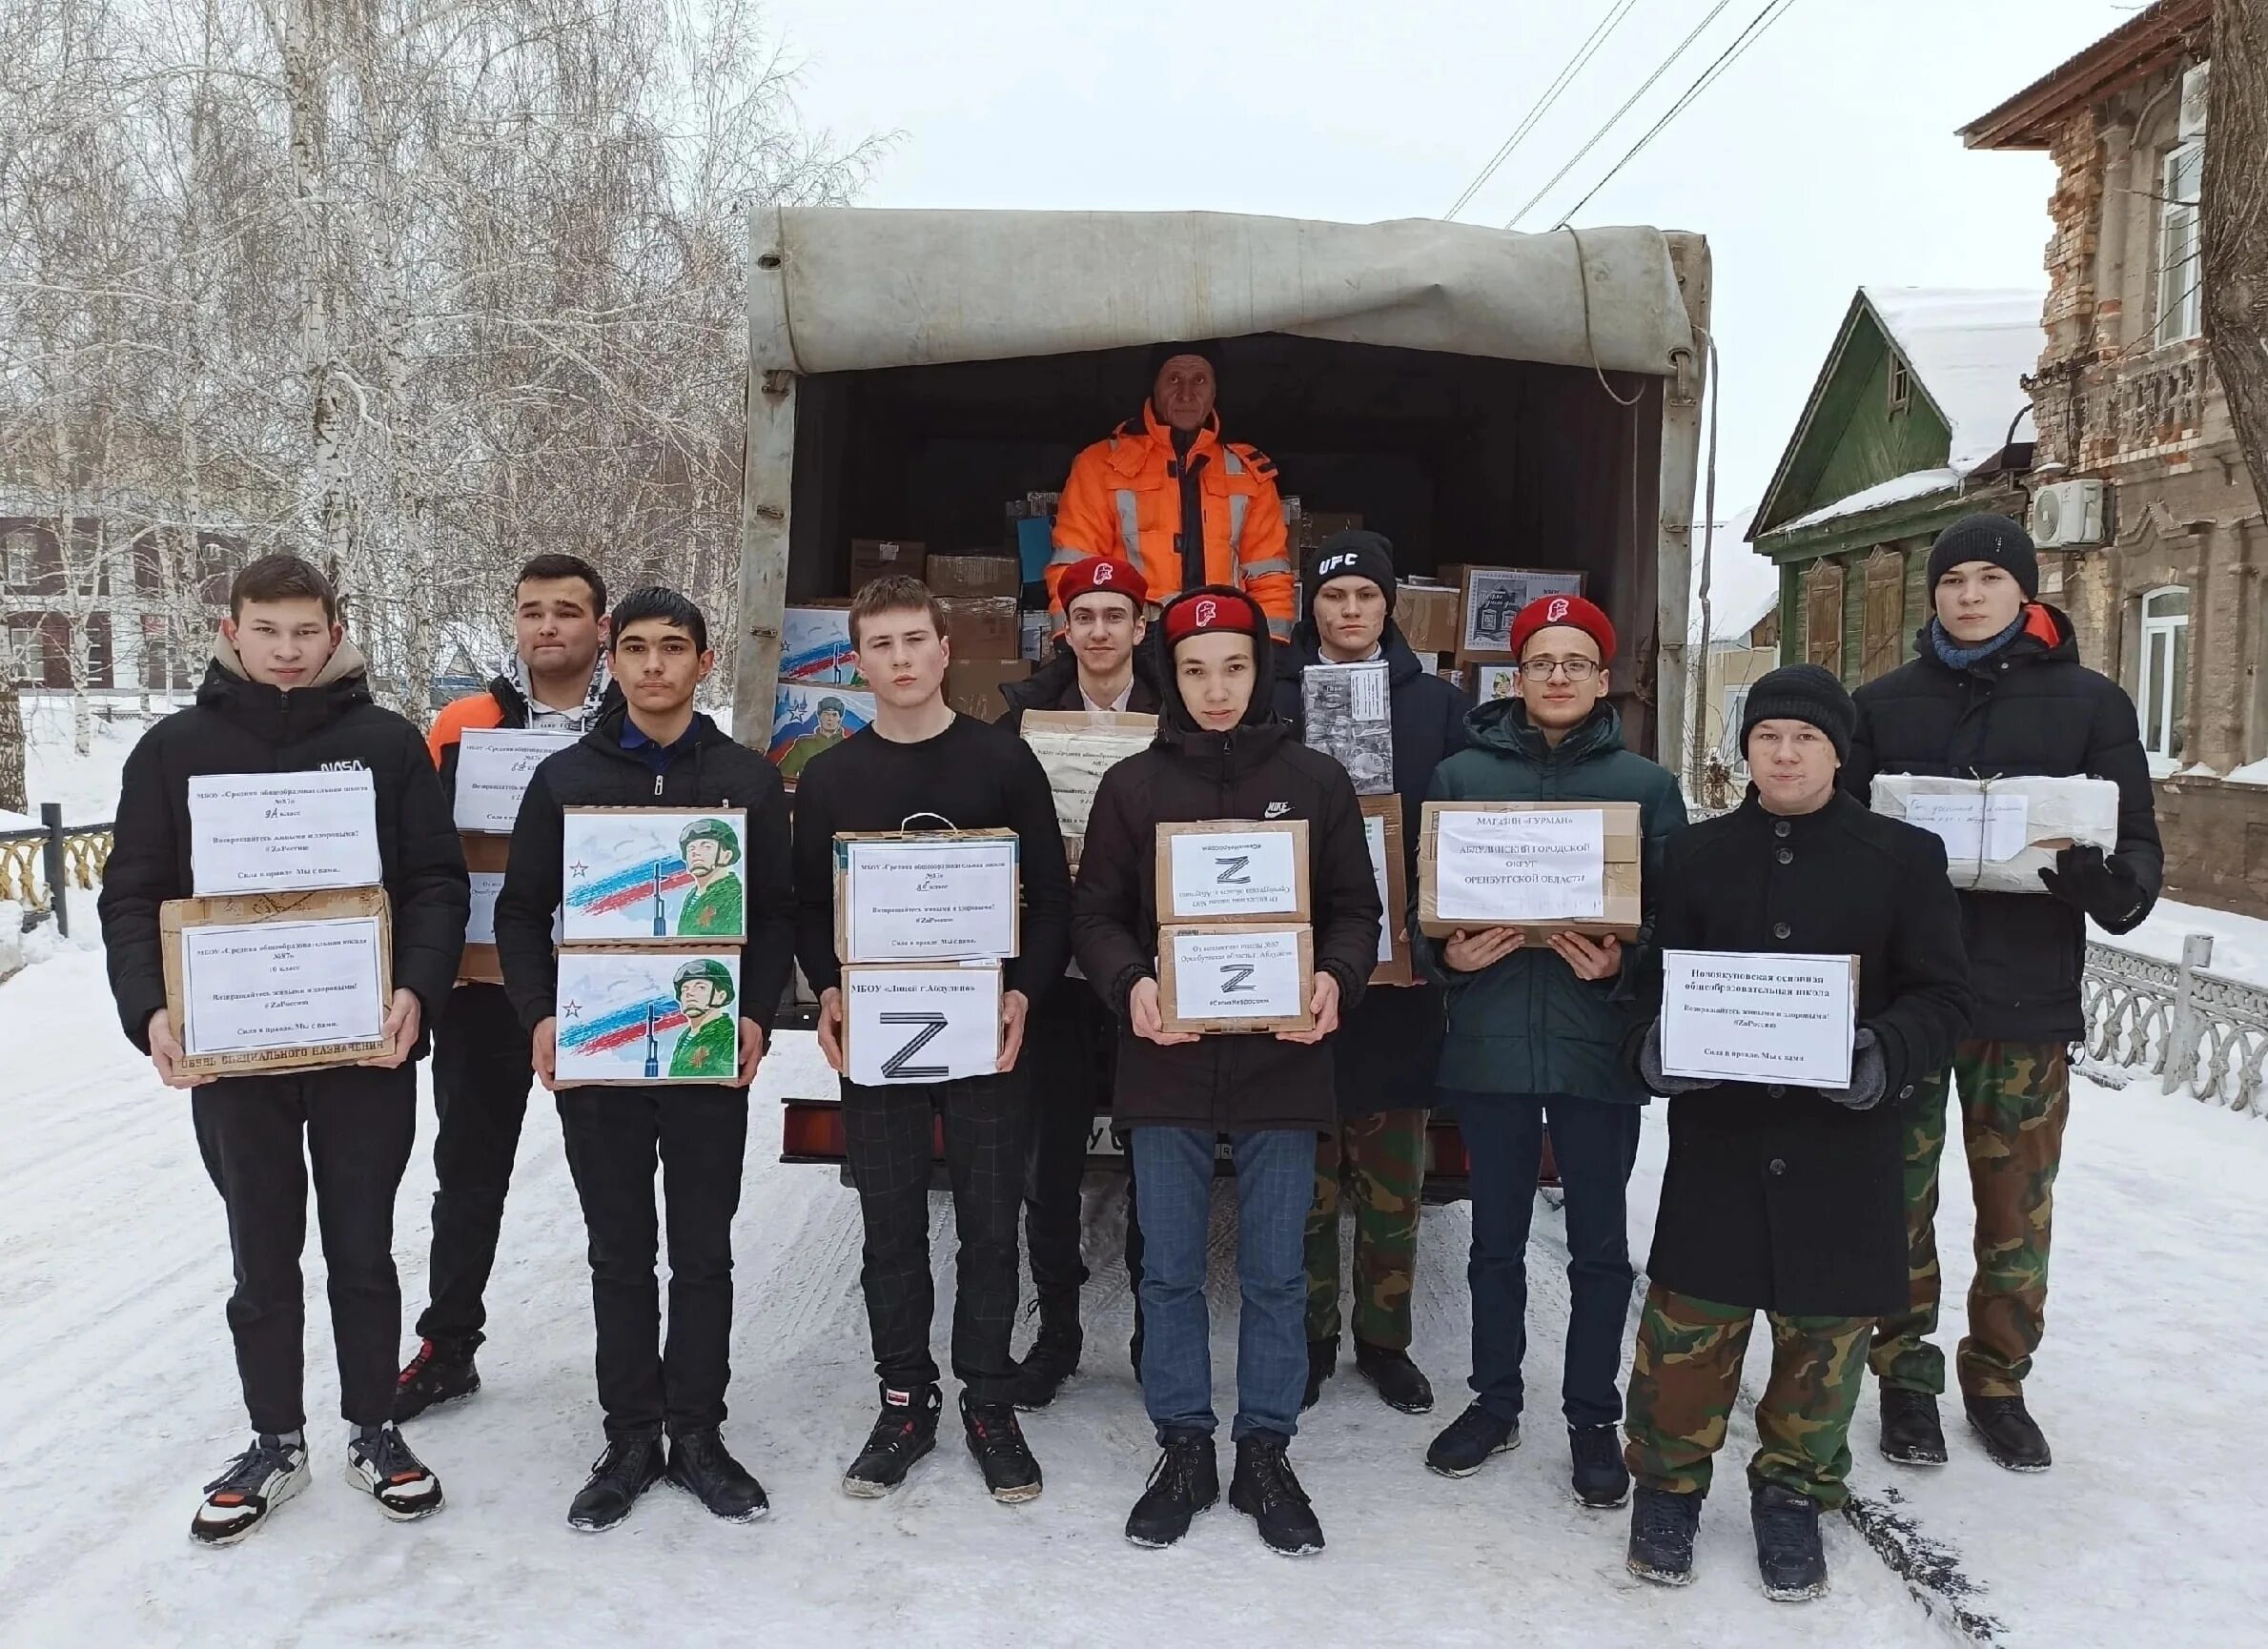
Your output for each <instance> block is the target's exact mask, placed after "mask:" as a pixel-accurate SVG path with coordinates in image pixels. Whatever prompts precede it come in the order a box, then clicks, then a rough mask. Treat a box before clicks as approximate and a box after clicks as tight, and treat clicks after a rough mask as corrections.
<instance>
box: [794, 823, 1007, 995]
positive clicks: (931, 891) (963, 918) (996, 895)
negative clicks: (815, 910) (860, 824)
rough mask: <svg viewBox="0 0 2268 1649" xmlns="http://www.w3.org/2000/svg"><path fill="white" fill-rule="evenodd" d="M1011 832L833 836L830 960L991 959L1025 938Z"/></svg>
mask: <svg viewBox="0 0 2268 1649" xmlns="http://www.w3.org/2000/svg"><path fill="white" fill-rule="evenodd" d="M1018 847H1019V842H1018V838H1017V836H1016V833H1015V832H1014V831H1013V830H889V831H858V830H839V831H837V832H836V833H835V839H834V863H835V958H836V960H837V961H839V962H844V963H853V962H856V963H869V962H968V961H998V960H1000V959H1001V958H1003V957H1009V956H1013V955H1015V954H1016V951H1017V948H1018V946H1019V944H1020V942H1021V939H1022V935H1023V927H1022V905H1023V899H1022V884H1021V881H1020V880H1019V869H1020V866H1019V856H1018Z"/></svg>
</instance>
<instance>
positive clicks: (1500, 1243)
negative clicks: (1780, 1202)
mask: <svg viewBox="0 0 2268 1649" xmlns="http://www.w3.org/2000/svg"><path fill="white" fill-rule="evenodd" d="M1442 1097H1443V1100H1444V1101H1445V1102H1446V1103H1449V1104H1452V1105H1454V1106H1455V1107H1456V1110H1457V1128H1458V1131H1459V1132H1460V1133H1461V1134H1462V1135H1463V1136H1464V1145H1465V1152H1466V1154H1467V1156H1469V1157H1470V1158H1471V1161H1472V1177H1471V1181H1470V1185H1471V1190H1472V1201H1473V1247H1472V1254H1471V1256H1470V1258H1469V1259H1468V1261H1467V1262H1466V1265H1465V1280H1466V1282H1467V1283H1468V1284H1469V1285H1470V1286H1471V1289H1472V1293H1473V1377H1472V1381H1471V1384H1472V1388H1473V1391H1474V1392H1475V1393H1476V1394H1477V1395H1478V1397H1479V1401H1480V1404H1481V1407H1482V1408H1483V1409H1486V1410H1487V1411H1488V1412H1489V1413H1490V1414H1492V1415H1496V1416H1497V1417H1498V1418H1499V1419H1502V1420H1517V1419H1519V1418H1520V1411H1521V1405H1522V1399H1523V1397H1524V1395H1525V1393H1524V1388H1523V1386H1522V1379H1521V1373H1520V1364H1521V1359H1522V1357H1523V1356H1524V1355H1525V1354H1526V1353H1527V1306H1528V1273H1527V1251H1528V1219H1529V1216H1530V1215H1531V1214H1533V1213H1534V1211H1535V1207H1536V1171H1537V1168H1538V1167H1539V1165H1540V1164H1541V1163H1542V1161H1543V1126H1544V1120H1545V1118H1546V1116H1548V1117H1549V1119H1550V1124H1551V1154H1552V1156H1553V1158H1554V1160H1556V1161H1557V1162H1558V1164H1559V1170H1560V1183H1561V1185H1562V1186H1563V1187H1564V1188H1565V1190H1566V1192H1567V1208H1566V1213H1567V1293H1568V1296H1569V1304H1568V1313H1567V1360H1566V1367H1565V1370H1564V1373H1563V1376H1562V1382H1561V1386H1560V1399H1561V1408H1562V1410H1563V1412H1564V1414H1565V1415H1566V1416H1567V1424H1569V1425H1570V1426H1611V1425H1614V1424H1615V1423H1617V1422H1618V1421H1620V1420H1621V1419H1622V1417H1623V1397H1622V1393H1621V1392H1620V1391H1618V1390H1617V1389H1616V1387H1615V1375H1616V1374H1618V1373H1619V1372H1620V1371H1621V1369H1622V1367H1623V1363H1624V1357H1625V1351H1624V1340H1625V1338H1626V1330H1627V1328H1628V1326H1629V1313H1630V1284H1631V1282H1632V1280H1633V1279H1634V1277H1635V1275H1636V1273H1635V1272H1633V1271H1632V1270H1631V1269H1630V1237H1629V1227H1628V1219H1627V1210H1626V1192H1627V1190H1628V1187H1629V1184H1630V1170H1631V1167H1632V1166H1633V1165H1634V1164H1635V1163H1636V1161H1637V1160H1638V1127H1639V1118H1640V1108H1639V1107H1638V1106H1636V1105H1631V1104H1624V1103H1618V1102H1616V1101H1613V1100H1604V1099H1575V1098H1571V1097H1569V1096H1568V1095H1565V1094H1539V1095H1527V1094H1508V1093H1463V1092H1451V1093H1445V1094H1443V1096H1442ZM1302 1395H1304V1394H1302Z"/></svg>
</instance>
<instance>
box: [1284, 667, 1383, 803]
mask: <svg viewBox="0 0 2268 1649" xmlns="http://www.w3.org/2000/svg"><path fill="white" fill-rule="evenodd" d="M1386 672H1387V665H1386V661H1385V660H1383V659H1371V660H1367V661H1365V662H1362V663H1359V664H1310V665H1308V666H1307V667H1306V669H1305V670H1303V671H1302V672H1301V673H1300V679H1299V705H1300V735H1299V736H1300V740H1301V742H1302V743H1305V744H1306V745H1307V747H1308V748H1309V749H1311V750H1320V751H1321V752H1322V753H1323V754H1324V755H1326V756H1329V757H1330V758H1332V760H1334V761H1336V762H1337V763H1338V764H1339V765H1340V766H1341V767H1344V768H1345V769H1346V770H1347V777H1348V778H1349V779H1352V780H1353V781H1354V782H1355V794H1356V795H1358V796H1383V795H1385V794H1387V793H1388V792H1389V791H1391V790H1392V789H1393V788H1394V700H1393V694H1392V689H1391V686H1390V684H1389V682H1388V681H1387V677H1386Z"/></svg>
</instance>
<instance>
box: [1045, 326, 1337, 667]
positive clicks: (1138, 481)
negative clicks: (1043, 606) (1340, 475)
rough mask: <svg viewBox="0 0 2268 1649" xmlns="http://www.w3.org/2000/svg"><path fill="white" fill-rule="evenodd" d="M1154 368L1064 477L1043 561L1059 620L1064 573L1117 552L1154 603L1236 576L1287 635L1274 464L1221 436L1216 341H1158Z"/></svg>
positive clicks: (1287, 563) (1290, 583) (1288, 562)
mask: <svg viewBox="0 0 2268 1649" xmlns="http://www.w3.org/2000/svg"><path fill="white" fill-rule="evenodd" d="M1151 367H1152V375H1151V387H1150V397H1149V399H1148V400H1147V401H1145V402H1144V403H1143V406H1142V416H1141V417H1138V418H1129V419H1128V420H1127V421H1126V422H1124V423H1122V424H1120V425H1119V426H1118V427H1117V428H1116V429H1115V430H1113V431H1112V432H1111V434H1110V435H1109V436H1108V437H1106V438H1103V439H1102V440H1099V441H1096V442H1095V443H1094V444H1093V446H1091V447H1089V448H1088V449H1087V450H1086V451H1085V452H1083V453H1081V454H1079V456H1078V458H1076V459H1074V460H1073V463H1072V466H1071V478H1070V479H1069V480H1067V481H1065V482H1064V483H1063V497H1062V500H1061V502H1060V503H1058V504H1057V506H1056V513H1055V533H1054V541H1055V555H1054V559H1053V560H1052V561H1051V562H1050V563H1049V564H1048V597H1049V604H1050V607H1051V609H1052V622H1053V625H1054V627H1055V628H1056V629H1057V630H1060V629H1061V628H1062V627H1063V607H1062V601H1061V599H1060V597H1059V595H1058V594H1057V591H1058V587H1059V586H1060V585H1061V583H1062V581H1063V577H1064V574H1065V572H1066V571H1067V570H1068V569H1070V568H1071V567H1073V566H1075V565H1076V564H1077V563H1079V562H1080V561H1083V560H1087V559H1088V558H1089V557H1090V556H1117V557H1123V558H1124V559H1125V560H1129V561H1132V562H1133V563H1134V565H1135V566H1136V567H1138V568H1140V569H1141V573H1142V580H1143V582H1144V583H1146V584H1147V585H1148V586H1149V589H1150V599H1151V601H1153V602H1155V603H1162V602H1165V601H1171V600H1172V599H1173V598H1174V597H1175V595H1177V594H1178V593H1180V592H1181V591H1183V590H1190V589H1195V588H1196V587H1197V586H1198V585H1200V584H1234V585H1235V586H1236V587H1237V588H1239V589H1241V590H1243V591H1244V592H1245V593H1246V594H1248V595H1250V596H1251V597H1252V599H1253V600H1254V601H1257V602H1258V603H1259V605H1260V610H1261V611H1262V612H1264V613H1265V614H1266V615H1267V617H1268V633H1269V636H1270V637H1271V639H1273V640H1275V641H1290V640H1291V638H1292V619H1293V612H1292V593H1293V588H1294V577H1293V574H1294V569H1293V566H1292V558H1291V549H1290V546H1289V544H1288V542H1287V540H1286V534H1285V532H1284V521H1283V499H1282V498H1281V497H1280V496H1278V494H1277V490H1276V465H1275V464H1274V463H1273V462H1272V461H1271V460H1270V459H1269V458H1268V457H1267V455H1266V454H1264V453H1262V452H1260V451H1259V450H1258V449H1257V448H1256V447H1251V446H1247V445H1245V444H1244V443H1243V442H1241V441H1228V440H1223V439H1222V438H1221V435H1220V417H1219V415H1218V413H1216V411H1215V410H1214V404H1213V403H1214V397H1215V393H1216V387H1217V383H1218V367H1219V360H1218V352H1217V350H1216V346H1214V345H1213V344H1210V343H1168V344H1160V345H1158V346H1157V348H1156V349H1155V350H1154V351H1153V352H1152V355H1151ZM1193 522H1194V523H1195V530H1194V531H1193V530H1191V523H1193Z"/></svg>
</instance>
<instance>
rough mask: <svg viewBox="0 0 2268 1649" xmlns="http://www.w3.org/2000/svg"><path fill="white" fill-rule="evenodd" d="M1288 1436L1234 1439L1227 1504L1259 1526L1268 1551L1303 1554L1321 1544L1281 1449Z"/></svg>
mask: <svg viewBox="0 0 2268 1649" xmlns="http://www.w3.org/2000/svg"><path fill="white" fill-rule="evenodd" d="M1290 1444H1291V1439H1290V1438H1289V1437H1284V1436H1279V1435H1277V1434H1276V1433H1274V1432H1254V1433H1253V1434H1251V1435H1249V1436H1243V1437H1238V1438H1237V1439H1236V1476H1234V1477H1232V1478H1231V1479H1230V1480H1229V1504H1230V1505H1232V1506H1234V1507H1236V1510H1237V1511H1239V1512H1242V1513H1243V1514H1244V1515H1245V1516H1246V1517H1250V1518H1251V1519H1252V1520H1253V1521H1254V1522H1255V1523H1257V1524H1258V1525H1259V1528H1260V1538H1261V1539H1262V1540H1264V1541H1266V1542H1267V1543H1268V1550H1269V1551H1271V1552H1277V1553H1280V1554H1282V1555H1283V1556H1284V1557H1308V1556H1310V1555H1311V1554H1313V1553H1317V1552H1320V1551H1321V1550H1322V1549H1323V1526H1322V1524H1320V1523H1318V1522H1317V1521H1316V1515H1315V1508H1314V1507H1312V1506H1310V1505H1309V1504H1308V1501H1307V1491H1306V1490H1304V1489H1302V1488H1300V1487H1299V1479H1298V1478H1297V1476H1293V1474H1292V1462H1291V1460H1290V1459H1289V1457H1287V1456H1285V1454H1284V1450H1285V1449H1286V1448H1288V1447H1289V1446H1290Z"/></svg>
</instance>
